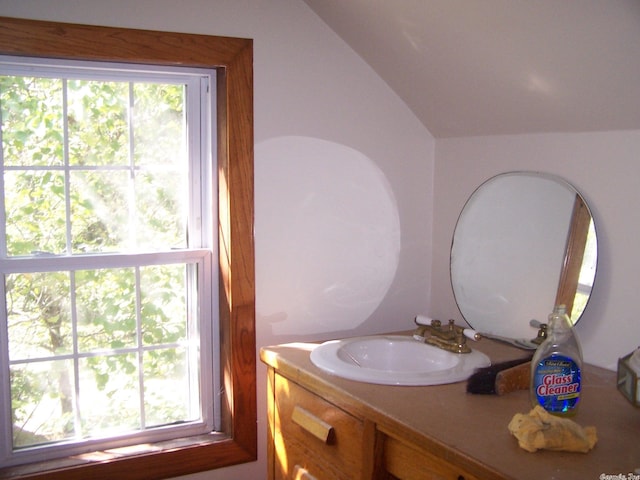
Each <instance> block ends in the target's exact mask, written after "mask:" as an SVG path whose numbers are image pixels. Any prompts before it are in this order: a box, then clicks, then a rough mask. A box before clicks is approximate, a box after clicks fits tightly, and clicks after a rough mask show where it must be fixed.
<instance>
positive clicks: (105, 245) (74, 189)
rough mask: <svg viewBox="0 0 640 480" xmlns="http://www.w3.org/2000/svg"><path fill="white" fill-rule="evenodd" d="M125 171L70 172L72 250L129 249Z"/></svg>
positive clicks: (86, 251)
mask: <svg viewBox="0 0 640 480" xmlns="http://www.w3.org/2000/svg"><path fill="white" fill-rule="evenodd" d="M128 182H129V175H128V173H127V172H126V171H115V172H114V171H85V170H81V171H75V170H74V171H72V172H71V186H70V189H71V245H72V249H73V253H99V252H116V251H119V252H122V251H126V250H128V249H129V248H130V246H132V245H130V240H129V239H130V236H131V235H132V234H133V233H132V232H131V231H130V225H131V223H130V220H129V218H130V214H129V198H128V190H127V186H128Z"/></svg>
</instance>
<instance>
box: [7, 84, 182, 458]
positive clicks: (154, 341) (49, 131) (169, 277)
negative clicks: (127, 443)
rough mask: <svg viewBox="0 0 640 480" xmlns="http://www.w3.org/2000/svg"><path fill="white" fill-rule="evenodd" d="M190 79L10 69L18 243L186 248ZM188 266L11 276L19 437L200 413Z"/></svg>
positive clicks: (13, 231) (10, 188) (11, 244)
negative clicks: (188, 346) (194, 389)
mask: <svg viewBox="0 0 640 480" xmlns="http://www.w3.org/2000/svg"><path fill="white" fill-rule="evenodd" d="M184 89H185V87H184V86H183V85H170V84H155V83H140V84H130V83H128V82H112V81H94V80H92V81H89V80H75V79H69V80H62V79H52V78H34V77H21V76H7V75H4V76H2V75H0V114H1V124H0V127H1V128H2V137H1V140H2V153H3V158H4V165H5V170H4V192H3V193H4V205H5V218H6V249H7V253H8V255H9V256H15V257H17V256H33V255H37V254H42V253H46V254H55V255H73V254H87V253H91V254H96V253H104V252H136V251H143V250H151V251H153V250H168V249H170V248H172V247H186V246H187V243H186V238H185V237H186V235H185V232H186V205H187V200H188V195H187V194H186V191H187V190H186V188H187V173H188V172H187V170H188V169H187V168H186V150H187V148H186V127H185V121H184ZM64 98H66V99H67V104H66V106H65V104H64ZM65 114H66V117H65ZM186 271H187V267H186V266H185V265H184V264H179V265H160V266H147V267H145V266H142V267H140V268H139V269H136V268H111V269H84V270H78V271H62V272H48V273H45V272H36V273H29V272H25V273H16V274H10V275H6V276H5V282H6V295H7V313H8V316H7V323H8V334H9V353H10V358H11V360H15V361H22V360H27V359H43V360H38V361H37V362H35V363H24V364H21V363H16V364H15V365H14V366H13V367H12V369H11V379H10V382H11V411H12V415H13V422H14V446H16V447H22V446H29V445H37V444H40V443H43V442H50V441H58V440H63V439H67V438H71V437H73V436H75V435H81V436H96V435H102V434H109V433H113V432H122V431H125V430H127V429H129V430H131V429H134V430H135V429H139V428H141V426H142V425H161V424H163V423H171V422H174V421H180V420H184V419H186V418H187V417H188V416H189V415H190V412H189V408H188V403H189V401H190V399H189V398H188V397H189V395H188V389H189V386H188V378H189V377H188V371H189V368H188V367H187V364H186V355H187V353H186V351H185V349H184V348H183V347H177V346H175V345H176V344H181V343H184V342H186V341H187V340H188V333H187V311H188V305H187V299H186V294H185V292H186V287H187V286H186V281H185V278H186ZM72 289H73V292H72ZM72 293H73V294H72ZM138 326H139V327H140V328H139V330H138ZM74 331H75V332H77V336H76V340H74V336H73V332H74ZM141 346H144V347H153V349H152V350H149V351H145V352H144V354H142V353H140V352H142V350H140V347H141ZM127 349H130V350H127ZM75 351H77V352H79V353H80V354H81V355H84V356H81V357H80V358H79V360H78V364H79V366H80V369H79V370H78V372H79V373H75V372H76V371H75V370H74V367H73V361H71V360H64V361H62V360H56V359H57V358H59V356H60V355H68V354H72V353H73V352H75ZM141 375H142V377H141ZM141 378H142V382H141ZM76 382H79V383H78V384H76ZM141 385H143V386H144V389H143V392H141V391H140V389H141ZM76 392H80V396H79V397H77V396H76ZM142 393H144V396H143V398H144V404H145V411H146V412H147V418H144V419H143V418H141V411H140V409H139V406H140V400H139V398H140V395H141V394H142Z"/></svg>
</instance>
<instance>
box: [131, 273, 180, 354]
mask: <svg viewBox="0 0 640 480" xmlns="http://www.w3.org/2000/svg"><path fill="white" fill-rule="evenodd" d="M185 270H186V268H185V266H184V265H180V264H178V265H158V266H151V267H143V268H141V269H140V302H141V307H140V314H141V317H142V341H143V343H144V345H145V346H150V345H163V344H167V343H177V342H181V341H184V340H186V337H187V302H186V298H185V291H186V288H187V286H186V282H185Z"/></svg>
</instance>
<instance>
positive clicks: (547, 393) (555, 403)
mask: <svg viewBox="0 0 640 480" xmlns="http://www.w3.org/2000/svg"><path fill="white" fill-rule="evenodd" d="M581 380H582V349H581V348H580V342H579V340H578V337H577V336H576V334H575V332H574V331H573V325H572V323H571V320H570V319H569V316H568V315H567V312H566V309H565V306H564V305H558V306H556V307H555V308H554V310H553V313H552V314H551V315H549V323H548V327H547V339H546V340H545V341H544V342H542V344H540V346H539V347H538V349H537V350H536V352H535V354H534V355H533V359H532V360H531V403H532V404H533V406H536V405H541V406H542V407H543V408H544V409H545V410H547V411H548V412H549V413H551V414H554V415H560V416H571V415H575V413H576V411H577V408H578V404H579V402H580V395H581V389H582V381H581Z"/></svg>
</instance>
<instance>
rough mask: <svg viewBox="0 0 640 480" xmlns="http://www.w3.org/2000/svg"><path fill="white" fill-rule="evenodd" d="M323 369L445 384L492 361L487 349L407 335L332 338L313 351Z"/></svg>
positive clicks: (363, 378) (396, 381)
mask: <svg viewBox="0 0 640 480" xmlns="http://www.w3.org/2000/svg"><path fill="white" fill-rule="evenodd" d="M311 361H312V362H313V363H314V364H315V365H316V366H317V367H319V368H321V369H322V370H324V371H326V372H329V373H332V374H334V375H337V376H339V377H343V378H348V379H349V380H357V381H360V382H367V383H377V384H384V385H442V384H445V383H454V382H460V381H462V380H466V379H467V378H469V377H470V376H471V374H472V373H473V372H474V371H475V370H476V369H477V368H481V367H488V366H489V365H490V364H491V361H490V360H489V357H487V356H486V355H485V354H484V353H482V352H478V351H477V350H473V351H472V352H471V353H461V354H459V353H452V352H447V351H445V350H442V349H440V348H437V347H434V346H432V345H428V344H425V343H422V342H419V341H418V340H415V339H414V338H413V337H410V336H405V335H374V336H369V337H355V338H347V339H344V340H332V341H329V342H325V343H323V344H321V345H319V346H318V347H316V348H315V349H314V350H313V351H312V352H311Z"/></svg>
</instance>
